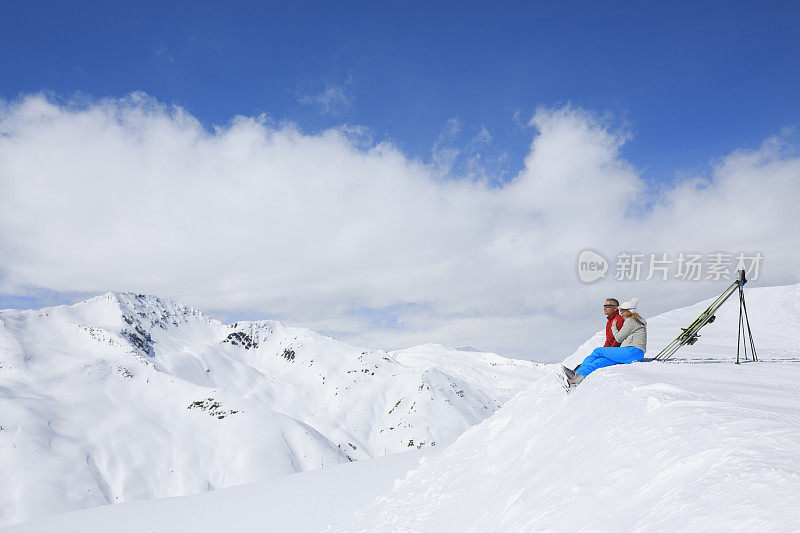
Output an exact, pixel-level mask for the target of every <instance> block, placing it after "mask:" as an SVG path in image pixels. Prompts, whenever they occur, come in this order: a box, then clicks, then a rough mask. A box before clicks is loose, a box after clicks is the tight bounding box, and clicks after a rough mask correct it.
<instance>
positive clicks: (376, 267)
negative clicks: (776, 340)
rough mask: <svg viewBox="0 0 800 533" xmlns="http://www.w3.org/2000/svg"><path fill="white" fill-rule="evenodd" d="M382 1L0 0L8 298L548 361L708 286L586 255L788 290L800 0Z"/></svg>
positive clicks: (0, 225) (796, 169)
mask: <svg viewBox="0 0 800 533" xmlns="http://www.w3.org/2000/svg"><path fill="white" fill-rule="evenodd" d="M387 6H388V4H386V3H360V4H355V3H337V4H333V3H319V4H308V3H306V4H303V3H297V2H294V3H288V2H286V3H281V4H273V3H268V2H258V3H255V2H254V3H243V2H239V3H236V2H224V3H223V2H192V3H189V2H185V3H178V2H166V3H162V2H138V3H109V2H93V3H87V2H83V3H65V2H50V3H42V2H24V3H23V2H17V3H13V4H12V3H6V4H5V5H3V7H2V8H0V9H1V10H2V11H1V12H0V73H2V74H0V103H2V100H5V101H6V103H8V105H0V190H2V193H3V194H0V308H4V307H24V308H36V307H41V306H45V305H53V304H58V303H72V302H75V301H78V300H80V299H83V298H85V297H88V296H91V295H95V294H101V293H104V292H106V291H108V290H130V291H135V292H148V293H152V294H158V295H160V296H165V297H174V298H177V299H179V300H180V301H183V302H185V303H188V304H191V305H195V306H197V307H198V308H201V309H205V310H213V312H214V313H215V315H216V316H219V317H221V318H226V319H229V320H237V319H242V318H276V319H279V320H283V321H285V322H287V323H290V324H297V325H305V326H307V327H310V328H312V329H315V330H317V331H320V332H322V333H326V334H335V335H336V336H337V337H338V338H342V339H344V340H347V341H349V342H354V343H358V344H361V345H369V346H376V347H384V348H397V347H406V346H410V345H413V344H415V343H422V342H442V343H449V344H452V345H455V346H463V345H472V346H476V347H479V348H487V349H492V350H495V351H498V353H504V354H512V355H513V354H517V355H525V356H530V357H538V356H541V354H542V353H543V352H540V351H537V350H539V348H537V346H540V347H541V346H544V345H543V344H542V343H545V344H548V343H549V345H551V348H552V350H553V353H555V354H556V356H557V355H558V354H560V353H561V351H563V349H564V348H563V346H562V344H564V343H567V344H569V343H570V342H582V341H583V339H585V338H586V336H587V335H589V334H591V333H592V332H594V331H595V328H596V327H597V322H596V319H597V316H596V315H597V306H596V301H602V299H603V298H605V297H607V296H609V295H610V294H614V295H617V296H619V297H620V298H622V299H626V298H630V297H632V296H638V297H640V298H641V300H642V302H643V305H644V307H645V308H646V310H645V314H646V315H647V316H652V314H656V313H660V312H663V311H666V310H668V309H672V308H675V307H678V306H681V305H688V304H692V303H695V302H696V301H698V300H699V299H702V298H706V297H710V296H714V295H716V294H717V293H718V292H719V290H721V289H718V288H717V287H716V285H713V284H708V285H707V286H705V285H704V286H703V288H700V287H693V288H692V289H691V290H690V289H688V287H686V286H683V287H680V288H679V287H674V286H673V285H674V284H675V283H678V282H674V281H670V282H665V283H663V284H644V283H642V284H640V285H636V286H632V285H625V284H624V283H622V282H617V281H614V280H607V282H606V281H604V282H602V283H598V284H597V285H592V286H585V285H582V284H580V283H579V282H578V281H577V277H576V275H575V272H574V265H575V258H576V257H577V254H578V253H579V252H580V251H581V250H582V249H585V248H592V249H597V250H599V251H601V252H602V253H604V254H606V255H607V256H608V257H614V255H615V254H617V253H619V252H620V251H641V252H653V253H655V252H659V253H669V254H671V256H676V255H677V254H679V253H681V252H684V251H686V252H688V251H699V252H703V253H705V254H711V253H713V252H720V251H726V252H728V253H732V254H735V253H738V252H747V253H750V254H752V253H755V252H759V253H762V254H763V256H764V257H765V267H764V278H763V283H765V284H773V285H775V284H785V283H796V282H798V281H800V278H798V272H800V251H799V250H800V247H798V246H797V238H796V235H797V234H800V219H798V217H797V216H796V214H795V213H796V210H797V206H796V200H795V198H797V197H800V152H798V150H797V148H798V146H800V136H799V135H798V134H797V133H796V132H795V133H791V132H790V133H786V130H787V128H788V129H789V130H791V129H792V128H796V127H797V126H798V125H800V99H798V98H797V94H798V87H800V61H798V59H797V58H798V57H800V37H798V35H800V32H798V31H797V27H798V22H800V4H798V3H790V2H759V3H755V2H749V3H745V2H715V3H711V2H691V3H690V2H686V3H679V2H669V3H658V4H656V3H652V4H639V5H634V4H616V3H608V2H606V3H602V4H601V3H597V2H595V3H589V2H569V3H568V2H550V3H532V2H518V3H509V2H506V3H499V4H498V3H494V4H475V3H467V2H458V3H455V2H453V3H449V4H448V3H435V4H432V3H408V2H406V3H403V4H402V5H399V7H396V8H395V7H392V8H389V7H387ZM134 92H142V93H145V94H146V95H149V97H139V96H137V97H132V98H126V96H127V95H131V94H132V93H134ZM38 93H44V94H45V95H46V96H44V97H43V96H41V95H38V96H37V94H38ZM102 99H107V100H102ZM101 100H102V101H101ZM162 104H167V105H162ZM171 105H175V106H180V107H182V108H183V109H185V110H186V111H187V112H188V114H189V115H191V116H192V117H196V118H197V119H198V120H199V121H200V123H201V127H200V128H198V127H197V125H196V123H195V122H193V121H191V120H189V121H186V120H183V118H182V116H181V115H180V114H176V113H175V112H174V109H173V108H172V107H170V106H171ZM237 115H244V116H248V117H258V116H261V115H266V116H267V117H269V120H265V121H246V120H245V121H233V120H232V118H233V117H235V116H237ZM534 117H535V119H534V120H535V122H536V124H537V126H536V127H534V126H531V125H530V122H531V119H532V118H534ZM287 123H291V124H295V125H296V126H297V127H298V128H299V130H300V132H299V133H298V132H297V131H295V130H294V129H293V128H292V127H288V126H287ZM343 125H347V126H356V127H358V128H360V129H359V130H358V131H359V132H361V133H359V134H358V135H355V136H345V135H341V134H340V133H339V132H340V131H342V130H343V128H340V127H341V126H343ZM215 126H220V127H219V128H218V129H215ZM364 131H366V132H368V133H367V134H364V133H363V132H364ZM620 133H622V134H623V135H622V136H624V137H627V139H628V141H627V142H626V143H624V144H622V148H621V153H620V152H618V147H619V146H620V144H619V142H618V140H619V138H620ZM365 140H367V142H365ZM384 140H387V141H390V143H389V144H388V146H390V147H389V148H386V147H381V148H375V147H376V145H377V143H379V142H381V141H384ZM741 150H744V152H738V151H741ZM452 154H457V155H456V156H452ZM528 156H530V157H529V160H528V162H529V164H528V165H527V166H525V158H526V157H528ZM449 157H455V159H453V160H449V159H448V158H449ZM419 161H422V162H423V163H425V165H419V164H418V162H419ZM431 163H433V164H431ZM629 163H632V165H633V167H631V165H629ZM722 164H724V166H723V165H722ZM481 172H483V174H480V173H481ZM469 173H477V174H478V175H479V176H482V177H486V176H489V178H490V179H489V180H488V184H489V185H488V186H487V185H486V183H487V182H485V181H483V180H480V181H476V182H472V181H471V180H468V179H465V180H460V179H459V178H462V177H464V176H465V175H467V174H469ZM443 175H444V176H446V177H447V178H448V179H444V180H442V179H441V177H442V176H443ZM696 176H699V177H702V178H706V180H705V181H702V186H700V187H698V186H697V185H696V182H695V181H694V180H693V179H691V178H693V177H696ZM511 178H515V179H514V180H513V181H512V180H511ZM496 184H502V185H503V186H502V187H493V186H492V185H496ZM661 185H669V187H660V186H661ZM9 191H10V192H9ZM634 219H635V220H634ZM632 222H633V223H632ZM698 228H702V231H698ZM132 243H135V244H132ZM645 303H646V305H645ZM564 317H569V318H570V320H569V321H568V320H564ZM601 318H602V317H601ZM575 320H577V321H578V322H575ZM576 324H577V325H576ZM544 333H546V334H544ZM563 339H567V340H566V341H565V340H563ZM536 343H539V344H536ZM545 348H546V349H550V348H547V346H544V347H543V348H542V349H545Z"/></svg>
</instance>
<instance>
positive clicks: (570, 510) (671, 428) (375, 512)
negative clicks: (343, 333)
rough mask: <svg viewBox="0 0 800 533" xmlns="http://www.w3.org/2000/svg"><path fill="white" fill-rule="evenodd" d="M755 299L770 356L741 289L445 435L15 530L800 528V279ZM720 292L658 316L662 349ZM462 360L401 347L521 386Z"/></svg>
mask: <svg viewBox="0 0 800 533" xmlns="http://www.w3.org/2000/svg"><path fill="white" fill-rule="evenodd" d="M747 300H748V310H749V311H750V320H751V323H752V325H753V329H754V336H755V340H756V344H757V346H758V348H759V355H760V361H759V362H758V363H745V364H741V365H735V364H733V360H734V357H735V351H736V328H737V308H736V302H735V301H733V302H729V303H727V304H725V306H724V307H723V308H722V309H721V310H720V312H719V313H718V314H717V317H718V318H717V320H716V321H715V322H714V323H713V324H709V325H707V326H706V327H705V328H704V329H703V331H702V337H701V339H700V341H699V342H698V343H697V344H695V345H694V346H692V347H685V348H683V349H681V350H680V351H679V352H678V353H677V354H676V356H675V358H674V360H671V361H669V362H666V363H661V362H647V363H635V364H632V365H619V366H613V367H608V368H604V369H601V370H599V371H598V372H596V373H595V374H593V375H592V376H590V377H589V378H588V379H587V380H585V381H584V382H583V383H582V384H581V386H580V387H578V388H577V389H576V390H575V391H574V392H573V393H571V394H569V395H566V394H564V391H563V390H562V389H561V387H560V383H559V379H558V378H557V377H556V371H557V368H558V366H559V365H538V366H534V367H532V369H531V373H532V378H531V379H529V380H528V381H527V382H526V383H525V385H524V387H522V389H521V390H520V391H519V392H518V393H517V394H516V395H514V397H513V398H511V399H510V400H509V401H507V402H506V403H505V404H504V405H503V406H502V407H501V408H500V409H499V410H497V411H496V412H495V413H494V414H493V415H492V416H490V417H488V418H487V419H485V420H484V421H482V422H480V423H478V424H476V425H474V426H473V427H471V428H470V429H468V430H467V431H465V432H464V433H463V434H462V435H461V436H460V437H459V438H458V439H457V440H456V441H455V442H453V443H452V444H451V445H449V446H447V447H443V446H440V445H438V443H437V446H436V447H432V448H431V447H424V448H421V449H417V448H416V447H414V448H408V449H409V450H411V451H409V452H408V453H405V454H395V455H393V456H391V457H385V458H384V457H381V458H378V459H366V460H364V461H359V462H358V463H349V464H342V465H338V466H333V467H331V468H325V469H318V470H315V471H309V472H303V473H299V474H294V475H289V476H281V477H275V478H271V479H268V480H266V481H261V482H258V483H253V484H249V485H244V486H239V487H235V488H230V489H224V490H219V491H214V492H206V493H203V494H199V495H192V496H185V497H182V498H174V499H161V500H149V501H139V502H134V503H130V504H125V505H116V506H102V507H96V508H93V509H86V510H82V511H78V512H75V513H69V514H65V515H59V516H50V517H49V518H46V519H42V520H36V521H33V522H28V523H26V524H21V525H19V526H16V527H12V528H10V531H14V532H15V533H16V532H17V531H19V532H20V533H28V532H36V533H50V532H52V533H64V532H73V531H74V532H81V533H85V532H101V531H109V530H112V529H113V530H115V531H118V532H132V533H133V532H136V533H138V532H139V531H150V530H158V529H163V530H169V531H173V532H176V533H177V532H184V531H185V532H187V533H189V532H191V533H206V532H207V533H212V532H218V531H254V532H255V531H263V530H264V528H265V527H268V526H267V525H271V526H274V529H275V530H280V531H348V532H350V531H426V532H427V531H430V532H447V531H520V532H521V531H542V530H544V531H575V530H587V531H628V530H634V531H795V530H799V529H800V506H799V505H797V502H798V501H800V454H798V453H797V450H798V445H800V388H798V383H800V285H792V286H787V287H768V288H754V289H749V290H748V294H747ZM707 305H708V301H705V302H700V303H698V304H696V305H694V306H690V307H687V308H683V309H676V310H673V311H670V312H668V313H665V314H663V315H659V316H656V317H652V318H650V317H648V318H649V320H648V334H649V337H650V342H649V350H648V353H649V355H654V354H655V353H657V352H658V351H659V350H660V349H661V348H662V347H663V345H664V344H666V342H668V341H669V340H671V339H672V337H674V336H675V335H676V334H677V333H678V332H679V331H680V327H685V326H686V325H687V324H688V323H689V322H691V321H692V320H693V319H694V318H696V316H697V315H698V314H699V313H700V312H701V311H702V310H703V309H705V308H706V307H707ZM4 320H5V318H4ZM154 338H155V337H154ZM600 339H602V335H601V334H598V335H596V336H595V337H593V338H592V339H590V340H589V341H588V342H587V343H586V345H584V346H582V347H581V348H580V349H579V350H578V351H577V352H576V353H575V354H574V355H572V356H571V357H569V358H568V360H567V361H568V363H569V362H574V361H577V360H579V359H581V358H582V357H583V356H584V355H585V354H586V353H587V352H588V350H589V349H591V348H592V347H593V346H595V345H597V344H598V342H597V341H598V340H600ZM157 353H158V352H157ZM359 354H360V352H359ZM462 355H463V352H460V351H456V350H444V349H442V348H441V347H435V346H421V347H417V348H415V349H412V350H403V351H400V352H395V353H393V354H389V355H388V357H390V358H396V359H397V360H399V361H403V364H404V365H405V366H407V367H408V368H416V369H419V368H434V367H439V372H443V373H445V374H447V375H453V376H456V377H457V379H459V380H460V382H461V383H464V384H465V385H467V386H472V384H473V383H474V384H481V383H484V384H485V383H489V382H490V383H492V385H491V390H494V391H496V392H498V391H499V392H498V393H500V394H502V393H503V391H505V392H506V393H509V392H510V390H511V389H512V388H513V379H512V378H513V374H514V372H515V371H514V370H513V367H504V366H502V365H500V364H499V361H496V360H494V358H493V357H492V356H490V355H484V354H475V353H472V352H469V355H471V356H472V357H473V358H472V359H470V358H464V357H462ZM492 363H498V364H497V365H496V366H495V365H493V364H492ZM513 363H514V362H512V364H513ZM398 364H399V363H398ZM481 365H483V366H481ZM488 370H491V371H492V372H493V373H492V374H487V377H486V378H485V379H484V378H482V377H481V376H482V372H484V371H488ZM376 375H377V373H376ZM484 386H487V385H484ZM4 394H5V391H4ZM229 419H230V420H233V416H231V417H226V418H225V419H224V420H229ZM7 449H8V448H7V447H5V444H4V447H3V448H2V450H3V454H4V455H3V456H2V459H3V463H2V464H3V465H5V464H8V463H7V462H6V458H7V457H8V455H6V452H7ZM296 502H302V511H298V508H297V507H296Z"/></svg>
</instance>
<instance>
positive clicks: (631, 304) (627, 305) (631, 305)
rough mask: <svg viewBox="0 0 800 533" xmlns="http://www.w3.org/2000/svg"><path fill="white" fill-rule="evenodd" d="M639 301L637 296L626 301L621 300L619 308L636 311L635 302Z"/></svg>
mask: <svg viewBox="0 0 800 533" xmlns="http://www.w3.org/2000/svg"><path fill="white" fill-rule="evenodd" d="M638 303H639V298H631V299H630V300H628V301H627V302H622V303H621V304H620V305H619V308H620V309H629V310H631V311H636V304H638Z"/></svg>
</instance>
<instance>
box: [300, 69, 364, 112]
mask: <svg viewBox="0 0 800 533" xmlns="http://www.w3.org/2000/svg"><path fill="white" fill-rule="evenodd" d="M352 83H353V78H352V76H349V75H348V77H347V80H346V81H345V82H344V83H343V84H341V85H337V84H333V83H331V82H330V81H327V80H324V81H323V87H322V90H321V91H320V92H318V93H316V94H313V95H302V96H300V97H298V101H299V102H300V103H301V104H310V105H315V106H317V107H319V110H320V111H321V112H322V113H324V114H326V115H337V114H339V113H341V112H343V111H344V110H346V109H347V108H349V107H350V104H351V103H352V97H351V96H350V95H349V94H348V93H347V87H349V86H350V85H352Z"/></svg>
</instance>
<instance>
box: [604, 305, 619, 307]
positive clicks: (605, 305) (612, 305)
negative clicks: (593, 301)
mask: <svg viewBox="0 0 800 533" xmlns="http://www.w3.org/2000/svg"><path fill="white" fill-rule="evenodd" d="M603 307H616V305H614V304H605V305H604V306H603Z"/></svg>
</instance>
